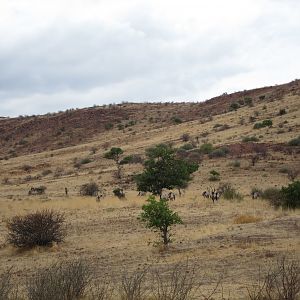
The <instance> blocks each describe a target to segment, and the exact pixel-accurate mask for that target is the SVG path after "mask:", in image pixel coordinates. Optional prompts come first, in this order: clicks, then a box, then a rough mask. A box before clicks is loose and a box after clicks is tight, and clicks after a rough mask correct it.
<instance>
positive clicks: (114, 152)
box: [104, 147, 124, 179]
mask: <svg viewBox="0 0 300 300" xmlns="http://www.w3.org/2000/svg"><path fill="white" fill-rule="evenodd" d="M123 153H124V151H123V150H122V149H121V148H117V147H112V148H111V149H110V151H108V152H106V153H105V154H104V158H107V159H112V160H114V161H115V163H116V165H117V170H118V171H117V177H118V178H119V179H120V178H121V164H120V160H121V155H122V154H123Z"/></svg>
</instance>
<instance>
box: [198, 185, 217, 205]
mask: <svg viewBox="0 0 300 300" xmlns="http://www.w3.org/2000/svg"><path fill="white" fill-rule="evenodd" d="M221 194H222V191H220V190H216V189H215V188H211V187H210V188H209V189H208V191H204V192H203V193H202V196H203V197H205V198H211V200H212V201H213V203H214V202H215V201H218V200H219V199H220V197H221Z"/></svg>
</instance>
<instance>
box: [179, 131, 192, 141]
mask: <svg viewBox="0 0 300 300" xmlns="http://www.w3.org/2000/svg"><path fill="white" fill-rule="evenodd" d="M180 138H181V140H182V141H183V142H188V141H189V140H190V139H191V136H190V135H189V134H188V133H184V134H182V135H181V137H180Z"/></svg>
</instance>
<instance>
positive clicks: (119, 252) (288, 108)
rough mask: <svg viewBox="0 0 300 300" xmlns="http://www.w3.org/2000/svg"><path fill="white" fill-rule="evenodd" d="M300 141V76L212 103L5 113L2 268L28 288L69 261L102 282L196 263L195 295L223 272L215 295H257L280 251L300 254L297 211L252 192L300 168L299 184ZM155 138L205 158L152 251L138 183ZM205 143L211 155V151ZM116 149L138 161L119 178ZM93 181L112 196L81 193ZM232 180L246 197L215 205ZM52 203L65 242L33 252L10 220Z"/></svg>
mask: <svg viewBox="0 0 300 300" xmlns="http://www.w3.org/2000/svg"><path fill="white" fill-rule="evenodd" d="M268 120H270V121H272V124H270V121H268ZM266 121H267V122H266ZM264 122H265V123H267V124H268V125H266V126H263V125H262V124H265V123H264ZM299 136H300V81H299V80H297V81H293V82H291V83H288V84H284V85H278V86H272V87H264V88H259V89H255V90H249V91H243V92H237V93H234V94H230V95H227V94H225V95H222V96H219V97H215V98H213V99H210V100H208V101H206V102H204V103H153V104H151V103H143V104H134V103H123V104H120V105H108V106H105V107H103V106H102V107H92V108H86V109H78V110H69V111H66V112H60V113H55V114H49V115H43V116H30V117H18V118H2V119H0V138H1V147H0V157H1V161H0V170H1V173H0V212H1V219H0V264H1V266H2V267H3V268H4V269H9V268H11V267H12V268H13V269H12V274H13V278H14V279H15V282H18V283H19V284H20V286H21V288H24V286H25V283H26V280H27V279H28V278H31V276H32V275H33V274H35V272H36V269H37V268H48V267H49V265H50V263H53V262H58V261H61V260H63V259H71V258H83V259H85V260H86V261H87V262H88V263H89V264H91V265H92V266H93V268H94V273H95V276H96V280H97V282H104V281H105V280H107V278H113V279H112V281H113V282H114V280H116V281H117V282H118V280H119V278H120V277H121V275H122V273H124V272H125V273H127V274H132V273H134V272H136V270H140V269H143V268H144V267H149V266H151V267H155V268H159V270H161V272H162V274H167V273H168V271H167V269H168V266H174V265H176V264H177V263H178V262H182V261H185V260H186V259H188V260H189V263H190V264H191V265H192V266H194V269H195V272H196V274H197V280H198V281H199V282H200V281H201V289H200V290H197V293H198V294H197V293H196V296H195V298H193V299H209V298H208V297H207V298H205V297H204V296H203V294H205V295H209V293H210V292H211V291H212V290H213V289H214V287H215V286H216V283H217V282H218V280H219V278H222V284H221V285H219V286H218V288H217V289H216V294H215V295H214V297H213V299H249V297H247V295H248V294H247V287H249V285H251V283H252V282H256V280H257V278H258V276H259V274H260V272H261V271H262V272H267V271H268V268H269V267H270V266H273V265H274V264H275V263H276V261H277V260H278V259H280V258H281V257H282V256H286V257H288V258H294V259H296V260H298V261H299V260H300V238H299V232H300V212H299V209H296V210H294V211H284V210H281V209H278V210H275V209H274V207H273V206H271V205H270V203H269V202H268V201H266V200H263V199H261V198H259V199H252V198H251V195H250V193H251V189H252V188H254V187H255V188H258V189H262V190H265V189H268V188H272V189H274V188H275V189H276V188H281V187H282V186H287V185H288V184H290V183H291V182H292V180H291V178H290V174H291V173H292V172H294V173H293V174H295V177H294V178H293V180H299V170H300V160H299V154H300V146H299V144H297V143H296V144H295V143H294V144H293V143H290V141H291V140H293V139H297V138H298V140H299ZM159 143H170V144H171V145H173V147H174V148H176V149H180V150H178V155H181V156H182V157H185V158H186V159H189V160H192V161H196V162H198V163H199V170H198V171H197V172H195V173H194V174H193V180H192V181H191V183H190V185H189V186H188V188H187V189H186V190H185V191H184V194H183V196H181V197H180V196H179V195H178V191H175V193H176V196H177V198H176V200H175V201H172V202H170V207H171V208H172V209H173V210H174V211H176V212H178V213H179V215H180V216H182V219H183V223H184V224H183V225H177V226H176V227H175V228H174V241H173V243H172V245H171V246H170V248H169V249H168V250H164V249H162V248H161V247H160V246H157V245H156V247H153V246H152V245H151V243H153V241H157V234H155V233H153V232H151V231H149V229H147V228H145V227H144V226H142V225H141V224H140V221H139V220H138V219H137V217H138V216H139V214H140V213H141V206H142V205H143V204H144V203H145V200H146V199H147V196H142V197H140V196H137V191H136V185H135V182H134V180H133V176H134V175H135V174H137V173H139V172H141V171H142V169H143V165H142V163H141V162H142V161H143V160H144V159H145V150H146V149H147V148H149V147H151V146H154V145H157V144H159ZM207 144H211V147H212V149H211V151H210V153H208V152H205V151H203V145H206V146H207ZM111 147H121V148H122V149H123V150H124V154H123V155H122V159H123V158H125V157H126V156H130V155H134V157H136V158H138V160H137V161H136V162H135V163H129V164H124V165H122V178H121V180H118V179H117V178H116V176H115V175H116V166H115V164H114V163H113V162H112V161H111V160H108V159H105V158H104V153H105V152H106V151H108V150H109V149H110V148H111ZM255 157H257V160H255V161H254V163H253V158H255ZM211 170H216V171H217V172H219V173H220V180H219V181H210V179H209V177H210V171H211ZM91 181H93V182H96V183H97V184H98V185H99V186H100V187H101V189H102V190H104V191H105V194H106V196H105V198H104V199H101V201H100V202H97V201H96V198H95V197H94V196H92V197H88V196H81V195H80V193H79V191H80V187H81V186H82V185H83V184H85V183H88V182H91ZM225 183H229V184H230V185H231V186H232V187H233V188H234V189H235V190H236V191H237V193H238V194H239V195H240V198H239V199H231V200H226V199H224V198H222V197H221V199H220V200H219V201H218V202H217V203H214V204H213V203H212V201H211V200H210V199H205V198H204V197H202V192H203V191H204V190H206V189H207V188H208V187H216V188H217V187H218V186H219V185H220V184H225ZM38 186H45V187H46V188H47V189H46V193H45V194H43V195H29V194H28V191H29V190H30V188H31V187H38ZM65 187H67V188H68V191H69V193H68V195H67V196H66V195H65ZM116 187H121V188H123V189H124V191H125V195H126V198H125V199H122V200H120V199H118V198H117V197H115V196H114V194H113V189H114V188H116ZM44 208H47V209H55V210H58V211H60V212H63V213H64V214H65V217H66V220H67V223H68V235H67V237H66V241H65V242H63V243H61V244H59V245H56V244H55V245H53V246H52V247H50V248H46V249H44V248H42V247H40V248H39V247H37V248H34V249H31V250H27V251H19V250H17V249H15V248H14V247H12V246H11V245H9V244H8V243H7V241H6V233H7V227H6V220H7V219H9V218H11V217H12V216H15V215H17V214H22V215H23V214H26V213H30V212H33V211H36V210H40V209H44ZM244 220H250V221H245V222H244ZM112 285H115V283H114V284H112ZM200 291H201V293H200ZM202 293H203V294H202ZM116 299H117V298H116ZM189 299H192V298H189ZM210 299H212V298H210Z"/></svg>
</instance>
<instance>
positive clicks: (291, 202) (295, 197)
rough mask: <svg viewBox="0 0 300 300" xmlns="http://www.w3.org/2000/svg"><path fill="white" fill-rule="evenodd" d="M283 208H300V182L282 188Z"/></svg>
mask: <svg viewBox="0 0 300 300" xmlns="http://www.w3.org/2000/svg"><path fill="white" fill-rule="evenodd" d="M281 194H282V198H283V201H282V207H283V208H288V209H296V208H300V181H295V182H293V183H291V184H289V185H288V186H287V187H282V188H281Z"/></svg>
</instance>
